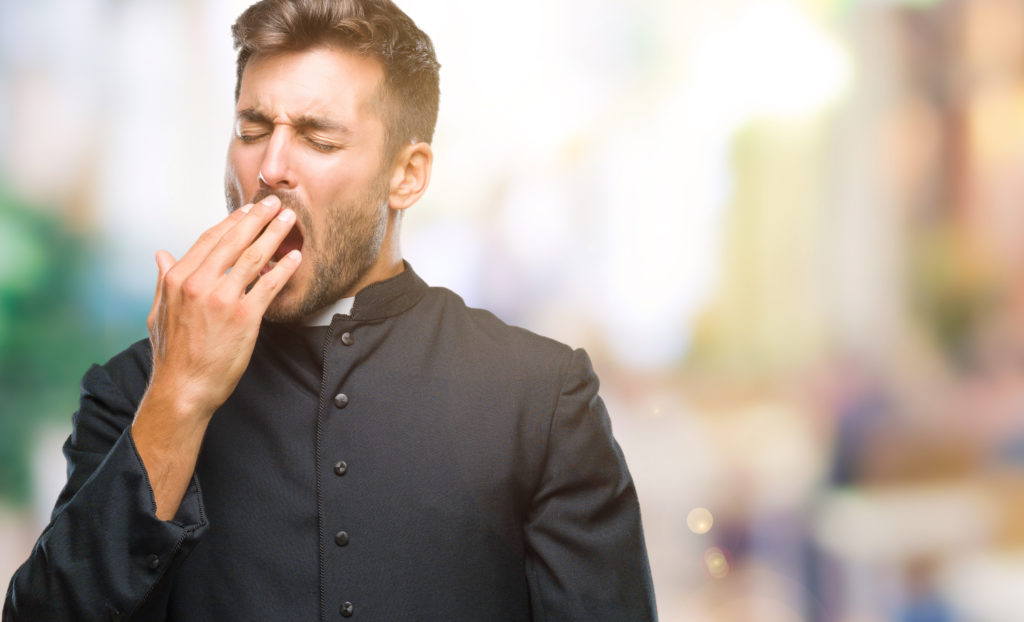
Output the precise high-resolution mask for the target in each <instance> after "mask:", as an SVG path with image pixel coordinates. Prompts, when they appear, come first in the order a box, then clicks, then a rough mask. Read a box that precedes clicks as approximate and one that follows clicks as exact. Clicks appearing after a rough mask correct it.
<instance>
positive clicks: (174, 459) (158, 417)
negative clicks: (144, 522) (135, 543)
mask: <svg viewBox="0 0 1024 622" xmlns="http://www.w3.org/2000/svg"><path fill="white" fill-rule="evenodd" d="M211 415H212V411H209V409H208V408H203V407H201V406H194V405H190V404H188V403H187V402H186V401H185V400H184V399H183V391H180V390H174V389H170V390H168V389H164V388H163V387H162V386H161V385H159V384H158V383H154V384H153V385H151V386H150V387H149V390H148V391H147V392H146V395H145V396H144V397H143V399H142V403H141V404H140V405H139V409H138V411H137V413H136V415H135V420H134V422H133V423H132V427H131V435H132V440H133V441H134V442H135V447H136V448H137V449H138V453H139V457H140V458H141V459H142V464H143V466H144V468H145V470H146V474H147V475H148V477H149V483H150V485H151V486H152V488H153V498H154V500H155V502H156V516H157V518H159V519H160V520H171V519H172V518H174V516H175V514H176V513H177V511H178V507H179V505H180V504H181V500H182V498H183V497H184V495H185V491H186V490H187V489H188V486H189V482H190V481H191V478H192V474H193V473H194V472H195V468H196V460H197V459H198V457H199V450H200V448H201V447H202V443H203V436H204V435H205V434H206V428H207V425H208V424H209V422H210V417H211Z"/></svg>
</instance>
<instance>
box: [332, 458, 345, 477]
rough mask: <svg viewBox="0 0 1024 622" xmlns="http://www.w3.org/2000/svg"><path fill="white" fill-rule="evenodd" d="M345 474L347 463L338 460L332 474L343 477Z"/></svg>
mask: <svg viewBox="0 0 1024 622" xmlns="http://www.w3.org/2000/svg"><path fill="white" fill-rule="evenodd" d="M347 472H348V463H347V462H345V461H344V460H338V461H337V462H335V463H334V474H335V475H344V474H345V473H347Z"/></svg>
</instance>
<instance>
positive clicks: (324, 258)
mask: <svg viewBox="0 0 1024 622" xmlns="http://www.w3.org/2000/svg"><path fill="white" fill-rule="evenodd" d="M381 173H382V174H381V175H378V177H377V178H376V179H375V180H374V181H373V182H372V183H371V184H370V187H369V188H368V189H367V191H366V193H365V194H363V196H361V197H357V198H356V199H354V200H352V201H347V202H344V203H335V204H332V205H327V206H325V210H326V218H325V219H324V222H325V225H324V229H323V230H322V231H318V230H316V229H315V228H314V226H313V218H312V214H311V212H310V210H309V208H308V207H307V206H306V205H304V204H303V203H302V202H301V201H300V200H299V199H298V197H296V196H295V194H294V193H292V192H290V191H287V190H274V189H272V188H261V189H260V190H258V191H257V192H256V194H255V195H254V196H253V197H252V198H251V199H250V201H249V202H250V203H258V202H259V201H261V200H263V199H264V198H266V197H267V196H270V195H271V194H273V195H276V196H277V197H278V198H279V199H281V205H282V206H283V207H282V209H284V208H290V209H291V210H292V211H294V212H295V216H296V221H297V223H298V225H299V228H300V230H301V231H302V234H303V240H302V263H303V264H306V263H308V264H309V265H310V266H311V267H312V277H311V278H310V280H309V282H308V283H307V284H306V285H305V291H299V292H298V297H297V298H295V296H294V295H293V296H289V295H288V294H291V290H293V289H296V288H299V287H302V285H301V284H300V283H296V282H295V281H294V278H295V277H294V276H293V277H292V280H289V281H288V282H287V283H285V285H284V287H283V288H282V289H281V291H280V292H278V295H277V297H275V298H274V300H273V301H271V303H270V306H269V307H267V310H266V312H265V313H264V314H263V317H264V318H266V319H267V320H269V321H271V322H278V323H291V322H298V321H301V320H302V319H304V318H306V317H308V316H310V315H312V314H313V313H315V312H316V311H319V310H320V309H323V308H324V307H326V306H327V305H330V304H332V303H334V302H336V301H337V300H339V299H341V298H342V297H343V296H344V295H345V293H346V292H348V291H350V290H351V289H352V287H353V286H354V285H355V284H356V283H357V282H358V281H359V280H360V279H361V278H362V277H363V276H364V275H365V274H366V273H367V272H368V271H369V270H370V268H371V267H372V266H373V264H374V262H375V261H376V260H377V256H378V255H379V253H380V248H381V245H382V244H383V242H384V234H385V232H386V231H387V222H388V211H389V208H388V204H387V195H388V179H387V176H386V175H385V174H384V173H385V171H382V172H381ZM233 194H234V193H232V192H228V193H227V197H228V208H229V209H230V210H231V211H233V210H235V209H237V208H238V207H240V205H237V203H239V202H240V199H239V198H238V197H235V196H232V195H233ZM290 298H295V299H294V300H289V299H290Z"/></svg>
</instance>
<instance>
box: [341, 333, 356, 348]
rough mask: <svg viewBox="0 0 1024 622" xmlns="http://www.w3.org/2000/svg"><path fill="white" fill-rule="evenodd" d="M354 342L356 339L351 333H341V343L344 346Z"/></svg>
mask: <svg viewBox="0 0 1024 622" xmlns="http://www.w3.org/2000/svg"><path fill="white" fill-rule="evenodd" d="M355 342H356V340H355V339H353V338H352V333H342V334H341V343H343V344H345V345H346V346H350V345H352V344H353V343H355Z"/></svg>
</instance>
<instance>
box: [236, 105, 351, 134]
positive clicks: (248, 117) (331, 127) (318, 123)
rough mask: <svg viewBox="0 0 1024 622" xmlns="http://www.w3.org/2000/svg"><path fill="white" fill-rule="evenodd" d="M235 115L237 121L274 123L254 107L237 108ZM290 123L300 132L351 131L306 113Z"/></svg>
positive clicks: (336, 132) (339, 132) (343, 126)
mask: <svg viewBox="0 0 1024 622" xmlns="http://www.w3.org/2000/svg"><path fill="white" fill-rule="evenodd" d="M237 117H238V120H239V121H248V122H250V123H258V124H260V125H274V120H273V119H271V118H270V117H269V116H268V115H267V114H266V113H264V112H261V111H259V110H257V109H255V108H245V109H244V110H239V111H238V115H237ZM291 125H292V126H293V127H294V128H295V129H296V130H298V131H300V132H308V131H310V130H313V131H317V132H332V133H335V134H342V135H348V134H351V133H352V130H350V129H348V127H346V126H345V125H343V124H341V123H338V122H337V121H332V120H331V119H328V118H326V117H318V116H314V115H308V114H307V115H302V116H301V117H298V118H297V119H295V121H294V122H292V124H291Z"/></svg>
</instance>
